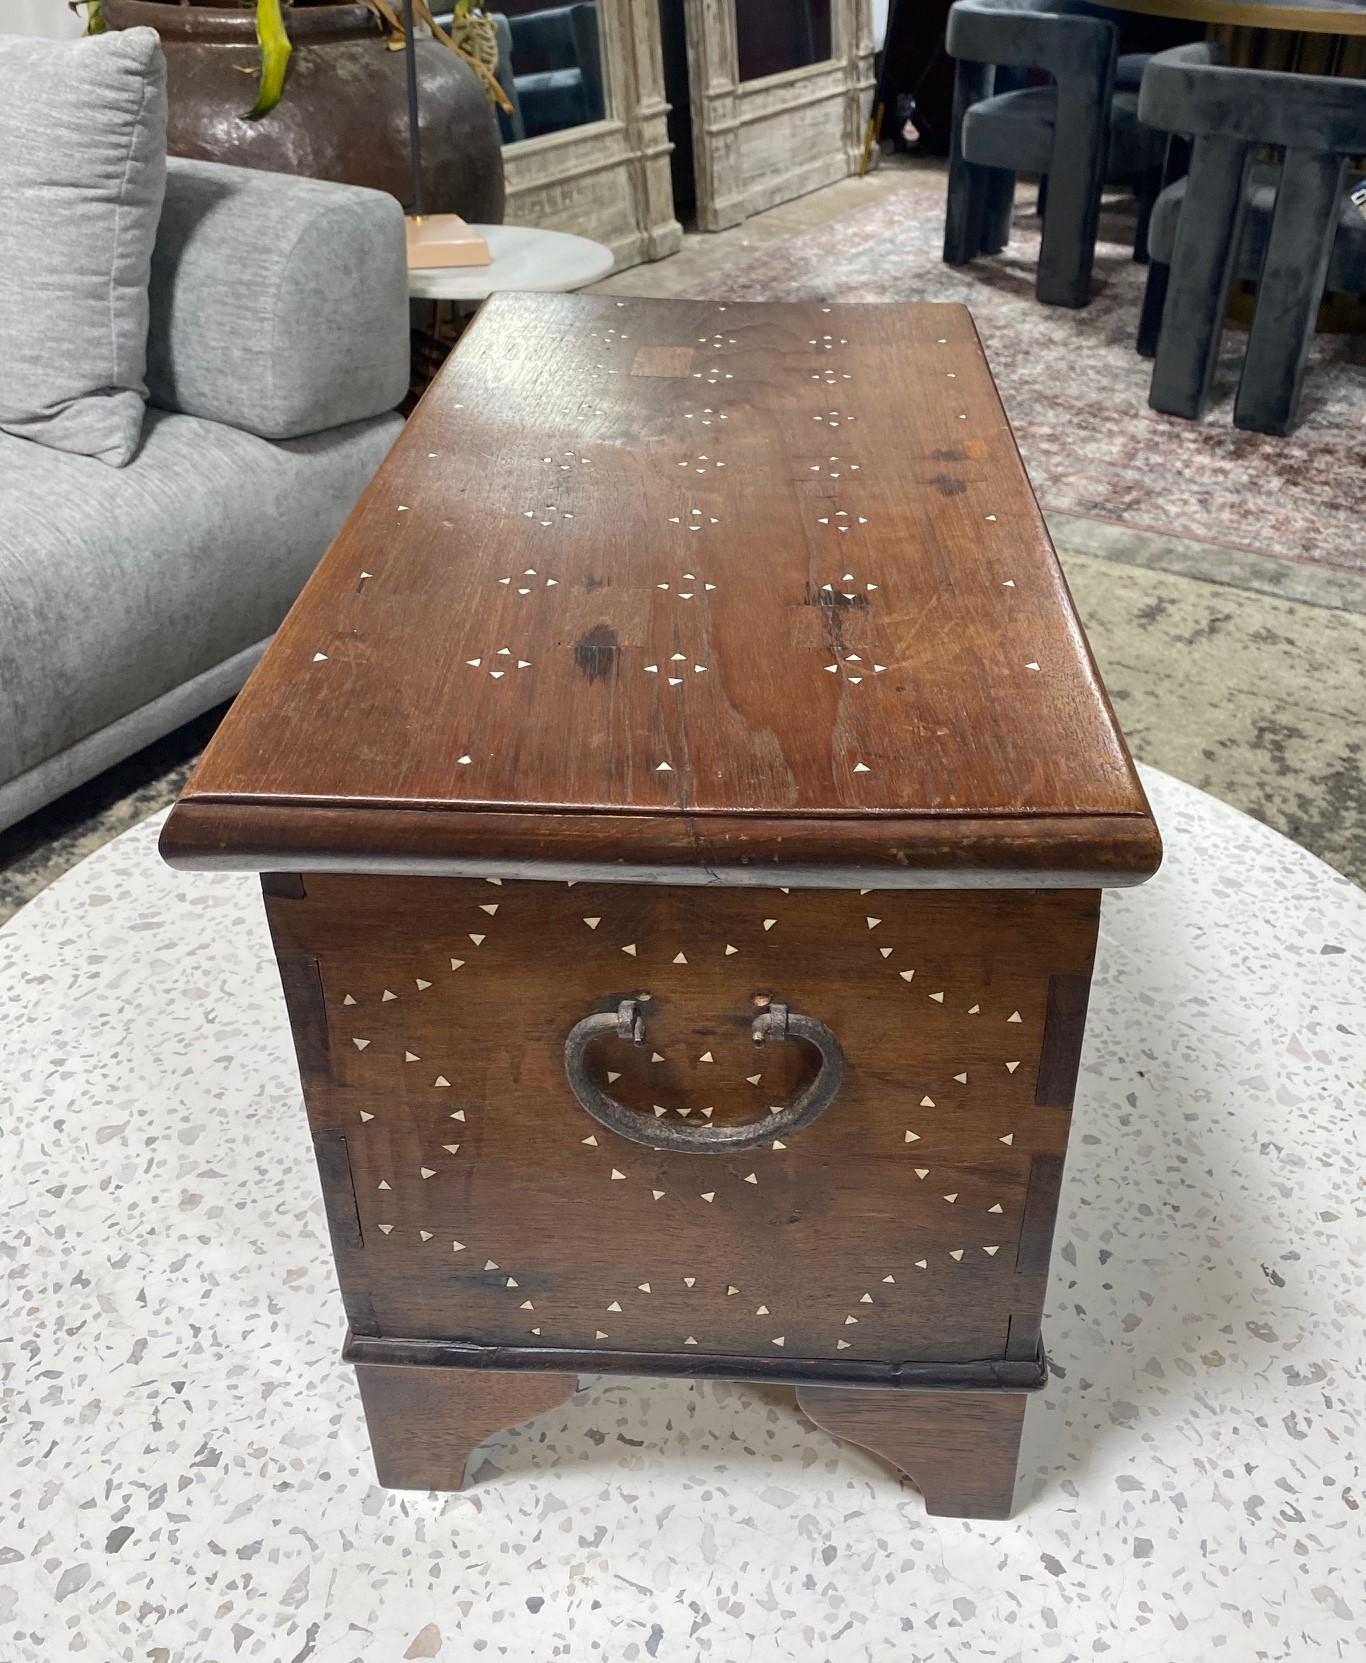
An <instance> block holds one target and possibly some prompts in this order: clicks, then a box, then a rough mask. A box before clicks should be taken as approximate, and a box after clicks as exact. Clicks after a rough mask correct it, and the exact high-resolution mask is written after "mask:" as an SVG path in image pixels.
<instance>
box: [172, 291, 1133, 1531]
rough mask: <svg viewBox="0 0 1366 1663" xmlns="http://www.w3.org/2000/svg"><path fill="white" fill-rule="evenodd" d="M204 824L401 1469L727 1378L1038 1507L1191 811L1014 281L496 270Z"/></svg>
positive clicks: (293, 629)
mask: <svg viewBox="0 0 1366 1663" xmlns="http://www.w3.org/2000/svg"><path fill="white" fill-rule="evenodd" d="M162 847H163V852H164V853H165V855H166V858H167V859H168V860H170V861H172V862H173V863H174V864H176V865H181V866H187V867H200V866H236V867H245V868H248V869H255V870H258V871H260V872H261V873H262V874H263V878H262V882H263V887H264V890H265V895H266V907H267V912H268V914H269V919H270V927H271V930H272V933H273V936H274V941H275V947H276V951H277V954H278V957H279V964H280V973H281V977H282V980H283V983H284V990H285V996H286V999H287V1001H288V1006H289V1014H290V1019H291V1022H292V1024H293V1030H294V1036H295V1042H296V1046H297V1051H298V1059H299V1070H300V1075H301V1077H302V1081H303V1088H304V1096H305V1099H306V1103H307V1108H308V1117H309V1124H310V1127H311V1130H312V1136H313V1141H314V1146H315V1149H316V1152H317V1157H318V1165H319V1171H320V1173H321V1177H322V1184H323V1194H324V1197H325V1201H326V1206H327V1216H328V1221H329V1224H330V1228H331V1234H332V1242H333V1247H334V1250H335V1254H336V1260H337V1270H338V1277H339V1281H340V1284H341V1293H342V1299H343V1301H344V1304H345V1308H346V1314H347V1318H348V1322H349V1328H350V1332H349V1336H348V1339H347V1343H346V1353H345V1355H346V1356H347V1358H348V1359H349V1360H350V1361H352V1362H353V1363H354V1364H355V1365H356V1368H357V1372H358V1375H359V1378H360V1382H361V1389H362V1395H363V1398H364V1401H365V1407H366V1413H367V1416H368V1419H369V1424H370V1431H371V1438H372V1442H373V1445H374V1449H375V1455H376V1461H377V1465H378V1469H379V1474H380V1478H381V1480H382V1482H385V1483H387V1484H393V1485H398V1486H409V1487H419V1488H433V1489H440V1488H450V1487H458V1486H459V1484H460V1483H461V1481H462V1477H463V1473H464V1468H465V1460H466V1456H467V1455H468V1453H469V1451H470V1450H471V1449H472V1448H473V1447H474V1445H475V1444H477V1443H478V1442H479V1441H480V1439H481V1438H483V1437H484V1436H485V1435H487V1433H489V1432H490V1431H491V1430H493V1429H494V1428H497V1427H502V1426H510V1425H514V1424H516V1423H518V1422H519V1421H521V1420H525V1419H527V1418H530V1417H531V1416H533V1415H535V1414H536V1413H538V1412H540V1411H542V1410H544V1409H547V1408H549V1407H552V1406H553V1405H554V1404H556V1403H557V1402H560V1401H562V1400H564V1399H565V1398H567V1397H568V1396H569V1395H570V1394H571V1393H572V1392H573V1391H574V1389H575V1382H576V1377H577V1375H578V1374H579V1373H580V1372H619V1373H623V1374H668V1375H683V1376H694V1377H696V1376H719V1377H725V1378H733V1379H741V1380H777V1381H788V1382H792V1383H794V1384H795V1385H796V1386H797V1388H798V1391H797V1396H798V1401H799V1402H800V1404H801V1406H802V1407H803V1408H804V1409H805V1410H806V1411H807V1413H808V1414H810V1415H811V1416H812V1417H813V1418H814V1419H816V1420H817V1421H819V1422H820V1423H821V1424H822V1425H824V1426H826V1427H828V1428H829V1429H830V1430H831V1431H832V1432H835V1433H837V1434H838V1435H841V1436H844V1437H847V1438H850V1439H852V1440H854V1441H855V1442H858V1443H861V1444H864V1445H866V1446H868V1447H869V1448H871V1449H873V1450H876V1451H878V1452H880V1453H881V1454H883V1455H884V1456H886V1457H888V1458H889V1459H890V1460H891V1461H892V1462H894V1463H895V1464H896V1465H897V1466H899V1467H901V1468H902V1469H903V1470H904V1471H906V1472H908V1473H910V1474H911V1475H912V1476H913V1477H914V1479H915V1481H916V1482H917V1483H918V1484H919V1485H920V1487H921V1488H922V1490H923V1491H924V1492H925V1495H926V1498H927V1501H928V1504H929V1506H930V1508H931V1510H932V1511H939V1512H950V1513H963V1514H978V1515H984V1516H999V1515H1003V1514H1005V1513H1006V1512H1007V1511H1008V1510H1009V1507H1010V1500H1011V1493H1012V1488H1013V1482H1014V1476H1015V1461H1016V1450H1017V1443H1018V1437H1019V1431H1020V1426H1021V1422H1022V1416H1023V1410H1024V1403H1025V1394H1026V1393H1028V1392H1029V1391H1031V1390H1033V1389H1035V1388H1037V1387H1039V1386H1041V1385H1042V1384H1043V1382H1044V1378H1045V1362H1044V1354H1043V1349H1042V1342H1041V1337H1040V1316H1041V1310H1042V1305H1043V1298H1044V1289H1045V1283H1046V1279H1047V1272H1048V1257H1049V1244H1050V1240H1051V1236H1052V1231H1053V1223H1054V1217H1055V1213H1056V1209H1057V1204H1058V1194H1059V1184H1060V1180H1061V1176H1062V1168H1063V1158H1064V1155H1065V1151H1066V1147H1067V1137H1068V1128H1069V1123H1070V1119H1071V1114H1072V1106H1073V1096H1074V1090H1075V1086H1076V1080H1077V1072H1078V1060H1079V1055H1080V1050H1081V1044H1082V1036H1083V1028H1084V1023H1085V1016H1086V1006H1087V992H1088V987H1089V978H1090V972H1091V962H1092V954H1093V951H1094V947H1095V940H1096V928H1097V920H1098V916H1099V908H1100V899H1101V891H1102V889H1103V888H1105V887H1106V886H1109V885H1117V884H1132V883H1137V882H1140V881H1141V880H1142V879H1143V878H1145V877H1146V876H1148V875H1149V874H1150V873H1151V872H1152V871H1153V870H1154V869H1155V868H1156V866H1157V863H1158V860H1159V858H1160V844H1159V841H1158V837H1157V832H1156V828H1155V827H1154V825H1153V821H1152V818H1151V815H1150V813H1149V811H1148V807H1147V804H1146V802H1145V800H1144V797H1143V793H1142V790H1141V788H1140V786H1139V784H1138V781H1137V779H1136V777H1135V774H1134V770H1133V767H1132V765H1131V763H1130V760H1129V757H1128V755H1127V753H1126V751H1125V748H1124V744H1123V741H1122V739H1121V737H1120V735H1119V733H1118V731H1117V729H1116V726H1115V723H1114V719H1113V717H1112V715H1111V712H1110V710H1109V707H1108V704H1107V702H1106V699H1105V694H1104V691H1103V689H1102V687H1101V685H1100V683H1099V680H1098V678H1097V675H1096V672H1095V669H1094V667H1093V665H1092V663H1091V660H1090V657H1089V655H1088V652H1087V649H1086V645H1085V641H1084V639H1083V636H1082V634H1081V630H1080V627H1079V626H1078V623H1077V620H1076V617H1075V615H1074V613H1073V611H1072V608H1071V604H1070V602H1069V599H1068V595H1067V591H1066V588H1065V586H1064V584H1063V580H1062V577H1061V574H1060V572H1059V570H1058V566H1057V563H1056V560H1055V558H1054V556H1053V552H1052V549H1051V547H1050V545H1049V542H1048V537H1047V534H1046V532H1045V530H1044V527H1043V523H1042V520H1041V518H1040V515H1039V512H1038V509H1037V507H1036V505H1035V503H1034V500H1033V497H1032V495H1031V493H1030V490H1029V486H1028V482H1027V481H1026V479H1025V476H1024V473H1023V470H1022V468H1021V465H1020V462H1019V459H1018V456H1017V454H1016V450H1015V447H1014V443H1013V441H1012V438H1011V434H1010V430H1009V427H1008V425H1007V423H1006V420H1005V417H1004V414H1003V413H1002V410H1001V407H1000V404H999V401H998V400H997V397H996V394H995V390H994V388H993V385H992V381H991V377H990V374H989V372H988V369H987V366H986V363H985V361H984V359H983V355H982V351H981V348H980V346H979V344H978V341H977V338H976V335H975V333H974V330H973V327H972V323H971V320H970V318H969V316H968V314H967V313H966V311H964V310H963V309H962V308H960V307H954V306H937V305H906V306H866V307H828V306H821V305H818V304H810V305H806V304H802V305H739V304H732V305H720V304H713V303H709V302H682V301H670V302H665V301H644V300H640V301H636V300H631V301H621V300H613V299H606V298H594V299H589V298H580V297H573V298H571V297H563V296H534V297H532V296H504V297H500V298H498V299H496V300H494V301H491V302H490V303H489V304H488V305H487V306H486V307H485V308H484V310H483V312H482V313H481V315H480V317H479V318H478V319H477V320H476V322H475V324H474V325H473V326H472V327H471V329H470V330H469V331H468V332H467V334H466V335H465V337H464V338H463V340H462V342H461V344H460V347H459V348H458V350H457V351H456V353H455V354H454V356H453V357H452V359H451V360H450V362H449V364H448V365H447V367H446V368H445V370H444V371H443V372H442V374H441V376H440V377H439V378H438V380H437V382H436V383H435V384H434V386H433V387H432V390H431V391H430V392H429V394H428V395H427V397H426V399H425V400H424V401H423V403H422V405H421V406H420V407H419V409H418V411H417V412H416V414H415V415H414V417H413V418H412V420H411V421H410V422H409V423H408V426H407V428H406V430H405V432H404V434H403V437H402V438H401V439H400V441H399V443H398V444H397V445H396V447H395V449H394V451H393V452H392V454H391V455H390V457H389V459H388V460H387V462H386V463H385V465H384V467H383V468H382V469H381V471H380V473H379V475H378V476H377V477H376V479H375V480H374V482H373V484H372V485H371V486H370V488H369V490H368V491H367V492H366V494H365V496H364V498H363V499H362V501H361V503H360V505H359V506H358V507H357V509H356V510H355V512H354V513H353V515H352V516H351V518H350V520H349V522H348V523H347V525H346V527H345V528H344V530H343V531H342V533H341V535H340V537H339V538H338V539H337V541H336V543H335V544H334V545H333V547H332V549H331V551H330V552H329V553H328V555H327V556H326V558H325V559H324V561H323V562H322V565H321V566H320V567H319V569H318V571H317V573H316V574H315V576H314V577H313V579H312V581H311V582H310V583H309V585H308V587H307V588H306V590H305V591H304V594H303V596H302V597H301V599H300V600H299V602H298V604H297V605H296V606H295V608H294V610H293V611H292V612H291V613H290V615H289V617H288V619H287V620H286V622H285V624H284V625H283V627H282V628H281V630H280V632H279V635H278V636H277V638H276V640H275V642H274V644H273V646H272V647H271V649H270V651H269V652H268V653H267V655H266V658H265V660H264V661H263V663H262V665H261V666H260V668H259V669H258V670H257V672H256V674H255V675H254V676H253V677H252V679H251V681H250V682H249V684H248V686H247V688H246V689H245V691H244V692H243V693H242V695H241V697H240V698H239V699H238V701H237V703H236V705H235V706H234V708H233V710H232V712H231V714H230V715H229V717H228V719H227V720H226V722H225V723H224V724H223V727H222V728H221V730H220V732H219V733H218V735H217V737H216V739H215V741H214V743H213V745H212V746H211V747H210V749H209V752H208V754H207V756H206V757H205V759H204V761H203V763H202V764H201V766H200V768H199V770H198V772H197V773H196V775H195V777H194V779H193V780H192V781H191V782H190V785H189V786H188V788H187V790H186V792H185V794H184V796H183V797H182V799H181V801H180V803H179V805H178V806H177V807H176V809H175V810H174V812H173V813H172V815H171V818H170V820H169V822H168V825H167V828H166V831H165V834H164V837H163V843H162Z"/></svg>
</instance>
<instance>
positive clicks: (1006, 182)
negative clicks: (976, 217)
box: [982, 167, 1015, 254]
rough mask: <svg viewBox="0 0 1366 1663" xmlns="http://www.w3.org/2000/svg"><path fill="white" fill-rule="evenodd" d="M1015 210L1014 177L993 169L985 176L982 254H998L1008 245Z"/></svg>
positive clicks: (996, 168) (1000, 169) (1008, 173)
mask: <svg viewBox="0 0 1366 1663" xmlns="http://www.w3.org/2000/svg"><path fill="white" fill-rule="evenodd" d="M1014 208H1015V175H1014V174H1013V173H1012V172H1011V171H1010V170H1009V169H1008V168H1003V167H994V168H992V169H991V170H990V172H989V173H988V175H987V183H986V212H985V213H984V214H983V216H982V219H983V224H982V252H983V254H999V253H1000V252H1001V250H1002V249H1003V248H1006V247H1007V246H1008V245H1009V243H1010V221H1011V215H1012V213H1013V212H1014Z"/></svg>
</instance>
